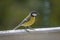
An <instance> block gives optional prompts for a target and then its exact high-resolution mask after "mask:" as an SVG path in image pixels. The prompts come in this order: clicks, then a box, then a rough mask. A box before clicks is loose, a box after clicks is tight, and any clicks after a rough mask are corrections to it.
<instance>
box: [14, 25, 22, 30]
mask: <svg viewBox="0 0 60 40" xmlns="http://www.w3.org/2000/svg"><path fill="white" fill-rule="evenodd" d="M19 27H21V25H20V24H19V25H17V26H16V27H15V28H13V30H16V29H17V28H19Z"/></svg>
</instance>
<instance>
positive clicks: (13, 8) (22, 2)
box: [0, 0, 60, 30]
mask: <svg viewBox="0 0 60 40" xmlns="http://www.w3.org/2000/svg"><path fill="white" fill-rule="evenodd" d="M34 10H36V11H37V12H39V13H40V15H38V16H37V17H36V23H35V24H34V25H32V27H33V28H34V27H36V28H40V27H41V28H42V27H44V28H45V27H58V26H60V0H0V30H10V29H13V28H14V27H16V26H17V25H18V24H19V23H20V22H21V21H22V20H23V19H24V18H25V17H26V16H27V15H28V14H29V13H30V12H31V11H34ZM21 28H24V27H21Z"/></svg>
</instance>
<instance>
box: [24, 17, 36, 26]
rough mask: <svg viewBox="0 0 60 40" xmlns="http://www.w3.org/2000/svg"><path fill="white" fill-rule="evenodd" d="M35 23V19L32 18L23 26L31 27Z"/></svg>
mask: <svg viewBox="0 0 60 40" xmlns="http://www.w3.org/2000/svg"><path fill="white" fill-rule="evenodd" d="M34 22H35V17H31V19H30V20H29V21H27V22H25V23H24V24H23V25H24V26H31V25H32V24H34Z"/></svg>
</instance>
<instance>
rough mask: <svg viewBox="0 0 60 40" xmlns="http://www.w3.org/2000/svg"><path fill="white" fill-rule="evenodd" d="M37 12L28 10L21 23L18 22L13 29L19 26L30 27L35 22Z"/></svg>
mask: <svg viewBox="0 0 60 40" xmlns="http://www.w3.org/2000/svg"><path fill="white" fill-rule="evenodd" d="M37 13H38V12H37V11H32V12H30V13H29V15H28V16H27V17H26V18H25V19H24V20H23V21H22V22H21V23H19V24H18V25H17V26H16V27H15V28H13V30H16V29H18V28H19V27H21V26H23V27H25V28H27V27H28V28H31V26H32V25H33V24H34V23H35V20H36V16H37ZM26 31H27V30H26Z"/></svg>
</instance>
